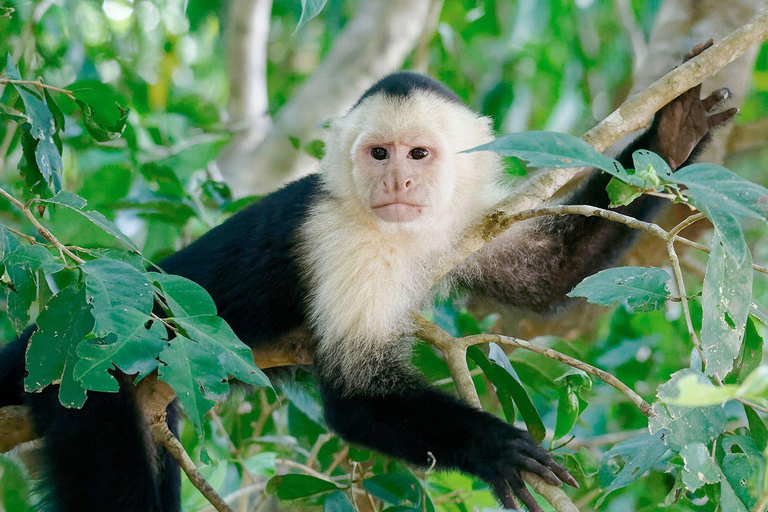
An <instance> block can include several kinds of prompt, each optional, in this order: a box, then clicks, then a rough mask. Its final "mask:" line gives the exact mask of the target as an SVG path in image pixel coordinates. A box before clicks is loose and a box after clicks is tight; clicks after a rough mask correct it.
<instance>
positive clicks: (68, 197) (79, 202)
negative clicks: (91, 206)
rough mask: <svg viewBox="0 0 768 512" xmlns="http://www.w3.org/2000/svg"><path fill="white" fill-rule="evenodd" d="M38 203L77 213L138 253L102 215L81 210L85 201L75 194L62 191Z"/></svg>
mask: <svg viewBox="0 0 768 512" xmlns="http://www.w3.org/2000/svg"><path fill="white" fill-rule="evenodd" d="M38 201H40V202H41V203H48V204H58V205H60V206H63V207H65V208H68V209H70V210H72V211H73V212H77V213H78V214H80V215H82V216H83V217H85V218H86V219H88V220H89V221H91V222H92V223H93V224H95V225H96V226H97V227H99V228H101V229H102V230H103V231H105V232H106V233H108V234H110V235H112V236H113V237H115V238H117V239H118V240H120V242H122V243H123V245H125V246H126V247H127V248H128V249H130V250H132V251H136V252H139V248H138V247H136V244H134V243H133V240H131V239H130V238H129V237H128V236H126V235H124V234H123V232H122V231H120V230H119V229H118V228H117V226H115V225H114V224H113V223H112V222H111V221H109V220H108V219H107V218H106V217H104V215H102V214H101V213H99V212H97V211H96V210H88V211H86V210H83V208H84V207H85V205H86V201H85V199H83V198H82V197H80V196H78V195H77V194H73V193H71V192H67V191H62V192H59V193H58V194H56V195H55V196H53V197H52V198H50V199H38Z"/></svg>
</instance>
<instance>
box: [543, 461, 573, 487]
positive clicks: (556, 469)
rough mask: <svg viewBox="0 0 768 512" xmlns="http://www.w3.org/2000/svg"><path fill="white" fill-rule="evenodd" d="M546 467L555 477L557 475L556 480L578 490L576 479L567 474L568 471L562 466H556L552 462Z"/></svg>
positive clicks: (555, 463)
mask: <svg viewBox="0 0 768 512" xmlns="http://www.w3.org/2000/svg"><path fill="white" fill-rule="evenodd" d="M548 466H549V469H551V470H552V472H553V473H554V474H555V475H557V478H559V479H560V480H562V481H563V482H565V483H566V484H568V485H570V486H571V487H573V488H574V489H578V488H579V482H577V481H576V479H575V478H573V476H571V474H570V473H569V472H568V470H567V469H565V468H564V467H563V466H561V465H560V464H558V463H557V462H555V461H554V460H553V461H552V463H551V464H549V465H548Z"/></svg>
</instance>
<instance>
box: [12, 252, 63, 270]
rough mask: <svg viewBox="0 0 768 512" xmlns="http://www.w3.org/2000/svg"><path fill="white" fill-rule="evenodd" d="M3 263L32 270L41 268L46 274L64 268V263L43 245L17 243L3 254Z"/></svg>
mask: <svg viewBox="0 0 768 512" xmlns="http://www.w3.org/2000/svg"><path fill="white" fill-rule="evenodd" d="M3 263H4V264H5V265H9V266H17V267H23V268H26V269H28V270H31V271H32V272H37V271H39V270H42V271H43V272H45V273H46V274H55V273H56V272H58V271H60V270H63V269H64V264H63V263H62V262H61V261H60V260H59V259H57V258H56V257H55V256H54V255H53V254H51V251H50V250H48V248H47V247H45V246H44V245H19V246H18V247H16V249H15V250H14V251H13V252H11V253H9V254H7V255H6V256H5V260H4V261H3Z"/></svg>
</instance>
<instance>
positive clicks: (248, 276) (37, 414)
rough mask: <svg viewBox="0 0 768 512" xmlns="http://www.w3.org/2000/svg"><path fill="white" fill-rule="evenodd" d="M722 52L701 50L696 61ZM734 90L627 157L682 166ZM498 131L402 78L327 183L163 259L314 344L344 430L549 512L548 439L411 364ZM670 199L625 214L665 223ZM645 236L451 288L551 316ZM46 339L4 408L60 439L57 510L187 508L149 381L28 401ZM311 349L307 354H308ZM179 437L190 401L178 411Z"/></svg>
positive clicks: (10, 377) (328, 159) (269, 336)
mask: <svg viewBox="0 0 768 512" xmlns="http://www.w3.org/2000/svg"><path fill="white" fill-rule="evenodd" d="M704 49H706V46H702V45H699V46H698V47H697V48H696V49H694V51H693V52H692V53H691V54H690V55H689V56H688V57H689V58H690V57H692V56H693V55H696V54H698V53H700V52H701V51H703V50H704ZM726 97H727V91H726V90H719V91H716V92H715V93H713V94H712V95H711V96H709V97H707V98H706V99H704V100H701V99H700V86H699V87H695V88H693V89H691V90H690V91H688V92H686V93H684V94H683V95H682V96H680V97H679V98H677V99H675V100H674V101H672V102H671V103H670V104H668V105H667V106H666V107H664V108H663V109H662V110H661V111H660V112H659V113H658V115H657V116H656V119H655V121H654V123H653V125H652V127H651V128H650V129H649V130H648V131H647V132H645V133H644V134H643V135H641V136H640V138H638V139H637V140H636V141H635V142H634V143H633V144H632V145H631V146H630V147H629V148H627V149H626V150H625V151H624V152H623V153H622V154H621V155H620V156H619V160H620V161H621V162H622V164H623V165H625V166H629V167H631V166H632V160H631V155H632V152H633V151H635V150H637V149H640V148H644V149H650V150H652V151H655V152H656V153H658V154H660V155H661V156H662V157H663V158H665V159H666V161H667V162H668V163H669V164H670V166H671V167H672V168H673V169H674V168H677V167H679V166H680V165H682V164H683V163H684V162H686V160H688V158H689V156H690V155H691V154H692V153H693V152H695V151H697V149H698V148H699V146H700V143H701V141H702V140H703V139H704V138H705V137H706V135H707V134H708V133H709V131H710V130H711V129H712V128H713V127H715V126H717V125H719V124H721V123H723V122H725V121H727V120H728V119H730V118H731V117H733V116H734V115H735V114H736V109H731V110H727V111H725V112H722V113H718V114H711V115H710V111H711V109H712V108H713V107H714V106H715V105H716V104H717V103H719V102H720V101H721V100H723V99H724V98H726ZM493 137H494V135H493V133H492V130H491V127H490V122H489V120H488V119H487V118H485V117H482V116H480V115H478V114H477V113H475V112H474V111H472V110H470V109H469V108H468V107H467V106H466V105H465V104H464V103H462V102H461V101H460V100H459V98H458V97H457V96H456V95H455V94H454V93H453V92H451V91H450V90H448V89H447V88H446V87H445V86H444V85H442V84H440V83H439V82H437V81H435V80H433V79H431V78H428V77H426V76H422V75H418V74H415V73H408V72H400V73H395V74H392V75H389V76H387V77H385V78H384V79H382V80H381V81H379V82H378V83H377V84H375V85H374V86H373V87H371V88H370V89H369V90H368V91H367V92H366V93H365V94H363V96H362V97H361V98H360V100H359V101H358V102H357V103H356V104H355V105H354V106H353V107H352V109H351V110H350V111H349V112H348V113H347V114H346V115H345V116H344V117H342V118H340V119H337V120H335V121H333V122H332V123H331V126H330V130H329V132H328V136H327V142H326V151H327V152H326V155H325V156H324V157H323V159H322V161H321V162H320V166H319V167H320V169H319V172H318V173H316V174H312V175H310V176H307V177H305V178H303V179H300V180H298V181H295V182H293V183H291V184H289V185H287V186H286V187H284V188H282V189H281V190H278V191H277V192H274V193H272V194H270V195H268V196H267V197H265V198H263V199H262V200H261V201H259V202H258V203H256V204H254V205H252V206H250V207H248V208H247V209H245V210H243V211H241V212H240V213H238V214H236V215H235V216H233V217H232V218H230V219H229V220H228V221H226V222H225V223H223V224H222V225H220V226H218V227H216V228H214V229H212V230H211V231H210V232H208V233H207V234H205V235H204V236H202V237H201V238H200V239H199V240H197V241H196V242H194V243H193V244H192V245H190V246H189V247H187V248H186V249H184V250H182V251H181V252H179V253H177V254H175V255H173V256H171V257H169V258H168V259H166V260H165V261H163V262H162V263H161V264H160V266H161V267H162V268H163V270H165V271H166V272H169V273H174V274H179V275H182V276H185V277H187V278H189V279H191V280H193V281H195V282H197V283H198V284H200V285H202V286H203V287H204V288H205V289H206V290H207V291H208V292H209V293H210V294H211V296H212V297H213V299H214V301H215V302H216V305H217V307H218V310H219V315H220V316H222V317H223V318H224V319H226V321H227V322H228V323H229V324H230V325H231V326H232V328H233V329H234V331H235V332H236V333H237V335H238V336H239V337H240V338H241V339H242V340H244V341H245V342H246V343H247V344H249V345H250V346H251V347H252V348H253V349H254V351H256V352H258V351H259V350H268V349H274V348H280V347H281V344H284V343H286V341H285V340H286V339H290V338H291V336H290V335H291V333H293V332H296V330H297V329H308V330H309V332H311V336H310V337H309V338H308V341H306V342H305V345H304V348H306V349H307V350H310V351H311V352H312V353H313V354H314V364H313V367H314V373H315V376H316V378H317V381H318V383H319V387H320V391H321V395H322V400H323V405H324V409H325V419H326V422H327V424H328V426H329V427H330V428H331V429H332V430H333V431H335V432H336V433H338V435H339V436H341V437H342V438H343V439H345V440H347V441H349V442H350V443H355V444H359V445H362V446H365V447H368V448H371V449H374V450H377V451H379V452H381V453H383V454H386V455H389V456H392V457H396V458H399V459H402V460H404V461H407V462H408V463H411V464H414V465H418V466H427V465H429V464H430V462H431V461H432V460H433V459H432V458H434V462H435V463H436V466H437V467H438V468H440V469H456V470H459V471H462V472H465V473H468V474H471V475H475V476H477V477H479V478H481V479H483V480H484V481H485V482H487V483H488V485H489V486H490V487H491V488H492V489H493V491H494V492H495V493H496V496H497V497H498V499H499V500H500V502H501V503H502V504H503V505H504V506H505V507H507V508H515V507H516V500H518V499H519V500H520V501H521V502H522V503H523V504H524V505H525V507H527V508H528V510H529V511H535V512H541V508H540V507H539V506H538V505H537V504H536V501H535V500H534V498H533V496H532V495H531V494H530V492H529V491H528V490H527V489H526V486H525V483H524V482H523V478H522V476H521V472H523V471H527V472H530V473H533V474H535V475H538V476H540V477H541V478H543V479H544V480H546V481H547V482H549V483H550V484H552V485H561V482H564V483H567V484H569V485H572V486H576V485H577V483H576V481H575V480H574V479H573V477H571V475H569V474H568V472H567V471H566V470H565V469H564V468H563V467H561V466H560V465H559V464H557V463H556V462H555V461H554V460H553V459H552V458H551V457H550V454H549V453H548V452H547V451H546V450H545V449H543V448H542V447H541V446H539V445H538V444H537V443H536V442H535V441H534V440H533V439H532V438H531V436H530V435H529V434H528V433H527V432H526V431H525V430H521V429H519V428H516V427H513V426H512V425H510V424H508V423H507V422H505V421H502V420H501V419H499V418H497V417H496V416H494V415H492V414H489V413H487V412H482V411H479V410H477V409H474V408H473V407H470V406H468V405H466V404H464V403H462V402H461V401H459V400H457V399H456V398H454V397H453V396H450V395H448V394H446V393H443V392H442V391H440V390H438V389H437V388H435V387H433V386H430V385H429V384H428V383H427V382H426V381H425V380H424V378H423V377H421V376H420V375H419V374H418V373H417V372H416V370H415V369H414V367H413V366H412V365H411V363H410V356H411V340H410V338H409V335H410V334H411V333H412V332H413V329H414V326H413V325H412V324H411V320H410V319H411V316H410V312H411V311H413V310H414V309H417V308H419V307H420V306H421V305H423V304H424V303H425V301H428V300H429V299H430V297H431V294H432V288H433V286H432V285H433V278H434V275H435V272H436V270H437V269H440V268H441V263H443V262H445V261H447V260H449V259H450V258H452V257H453V256H454V255H455V254H456V251H457V242H458V241H459V240H460V239H461V238H462V234H464V233H465V231H466V230H467V229H469V228H470V227H471V226H472V225H473V224H475V223H476V222H477V221H478V220H479V219H480V218H481V217H482V216H483V215H484V214H485V213H486V212H488V211H489V210H490V209H492V208H493V207H494V205H496V204H497V203H498V202H499V201H500V200H501V199H503V198H504V197H505V196H507V194H509V192H510V190H509V189H508V188H507V187H506V186H505V185H504V184H502V178H503V177H504V168H503V165H502V161H501V159H500V158H499V157H498V156H497V155H496V154H494V153H491V152H473V153H462V151H463V150H466V149H470V148H473V147H475V146H478V145H481V144H484V143H487V142H490V141H491V140H493ZM609 179H610V176H608V175H607V174H601V173H596V172H595V173H593V175H592V176H591V177H589V178H588V179H587V181H586V182H585V183H584V184H583V185H582V186H581V187H580V188H578V189H577V190H576V192H574V193H573V194H572V195H571V197H570V198H569V199H568V200H567V202H568V203H571V204H590V205H594V206H598V207H608V197H607V194H606V192H605V187H606V184H607V183H608V181H609ZM658 204H659V199H657V198H654V197H648V196H643V197H641V198H639V199H637V200H636V201H634V202H633V203H632V204H631V205H629V206H626V207H624V208H622V209H621V211H622V212H623V213H625V214H627V215H632V216H635V217H637V218H640V219H648V218H649V217H650V216H651V215H652V214H653V212H654V211H655V210H656V208H657V206H658ZM631 239H632V234H631V232H630V230H629V229H628V228H627V227H626V226H624V225H620V224H617V223H612V222H609V221H606V220H603V219H598V218H586V217H581V216H558V217H551V218H545V219H543V220H541V219H540V220H536V221H529V222H526V223H524V224H521V225H520V226H519V227H518V228H516V229H513V230H510V231H509V232H508V233H506V234H504V235H503V236H501V237H500V238H499V239H497V240H495V241H493V242H491V243H489V244H488V245H487V246H486V247H484V248H483V249H482V250H481V251H480V252H478V253H476V254H475V255H474V256H472V257H471V258H470V259H469V260H468V261H466V262H465V263H464V264H463V265H462V266H461V267H460V268H458V269H456V270H455V271H454V272H453V274H452V275H451V276H450V277H449V278H448V279H449V282H450V283H453V284H457V285H458V286H460V287H462V288H464V289H466V290H468V291H470V292H471V293H475V294H480V295H485V296H488V297H490V298H492V299H496V300H500V301H504V302H506V303H508V304H511V305H514V306H518V307H524V308H529V309H533V310H536V311H551V310H553V309H555V308H557V307H559V305H561V304H562V303H563V301H564V300H565V294H566V293H567V292H568V291H570V290H571V289H572V288H573V287H574V286H575V285H576V284H577V283H579V282H580V281H581V280H582V279H583V278H585V277H587V276H589V275H591V274H592V273H594V272H596V271H598V270H600V269H602V268H604V267H606V266H607V265H609V264H610V263H612V262H613V261H615V258H616V257H617V256H618V255H619V254H620V252H621V250H622V249H623V248H625V247H626V246H627V244H628V243H629V242H630V241H631ZM33 330H34V327H32V328H30V329H28V330H27V331H26V332H25V333H24V334H23V335H22V336H21V337H19V338H18V339H17V340H15V341H14V342H12V343H10V344H8V345H7V346H6V347H5V348H4V350H3V352H2V353H1V354H0V405H9V404H21V403H26V404H29V405H30V406H31V409H32V411H33V416H34V421H35V428H36V429H37V431H38V433H39V434H40V435H42V436H44V437H45V444H44V456H45V464H44V465H45V467H46V468H47V471H46V472H47V483H48V485H49V488H50V495H49V504H50V507H51V509H52V510H56V511H59V512H91V511H92V512H104V511H112V512H129V511H135V512H139V511H141V512H147V511H158V512H177V511H178V510H179V508H180V505H179V470H178V466H177V465H176V463H175V462H174V461H173V459H171V458H170V456H169V455H168V454H167V453H166V452H165V450H164V448H162V447H160V446H157V445H155V444H154V443H153V442H152V441H151V440H150V436H149V435H148V434H147V432H146V427H145V424H144V420H143V419H142V418H141V417H140V414H139V413H138V412H137V409H136V404H135V402H134V396H133V394H132V391H131V386H130V384H128V382H129V381H130V379H128V378H126V379H123V380H124V381H125V385H124V386H123V388H122V390H121V392H119V393H115V394H109V393H95V392H89V393H88V395H89V397H88V400H87V401H86V403H85V406H84V407H83V408H82V409H80V410H71V409H65V408H63V407H62V406H60V405H59V403H58V401H57V390H56V389H53V388H54V387H49V388H48V389H46V390H44V392H43V393H36V394H31V393H24V392H23V389H22V378H23V374H24V350H25V346H26V343H27V341H28V339H29V336H30V335H31V333H32V332H33ZM294 343H295V342H294ZM169 412H170V414H169V423H170V424H171V426H172V427H174V428H175V421H176V416H177V415H176V408H175V406H173V405H172V406H171V407H170V410H169Z"/></svg>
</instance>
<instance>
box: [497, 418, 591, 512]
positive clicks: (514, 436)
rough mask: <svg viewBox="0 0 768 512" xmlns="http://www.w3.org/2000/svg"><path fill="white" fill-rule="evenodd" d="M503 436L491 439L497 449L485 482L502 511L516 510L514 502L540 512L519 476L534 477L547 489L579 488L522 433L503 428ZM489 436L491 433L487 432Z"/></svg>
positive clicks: (542, 450) (519, 430)
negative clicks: (548, 487)
mask: <svg viewBox="0 0 768 512" xmlns="http://www.w3.org/2000/svg"><path fill="white" fill-rule="evenodd" d="M504 426H505V427H507V428H505V429H504V430H505V432H504V434H503V435H494V436H493V437H492V438H491V437H489V438H488V439H494V441H496V442H498V443H499V445H498V446H497V447H496V448H495V457H494V458H495V460H496V464H495V465H494V467H493V470H494V471H495V474H494V475H490V476H489V477H488V478H486V480H487V481H488V483H489V484H490V485H491V487H493V490H494V492H495V493H496V496H497V497H498V498H499V501H501V503H502V505H504V507H505V508H510V509H516V508H517V503H516V501H515V498H517V499H519V500H520V501H522V502H523V504H524V505H525V507H526V508H527V509H528V510H529V511H530V512H542V509H541V507H539V505H538V504H537V503H536V500H535V499H534V498H533V496H532V495H531V493H530V491H529V490H528V489H527V488H526V486H525V481H524V480H523V477H522V474H521V473H522V472H523V471H526V472H528V473H533V474H534V475H536V476H539V477H541V478H542V479H543V480H544V481H546V482H547V483H548V484H550V485H554V486H557V487H560V486H561V485H562V482H565V483H566V484H568V485H570V486H572V487H578V486H579V484H578V483H577V482H576V480H575V479H574V478H573V477H572V476H571V475H570V474H569V473H568V471H566V469H565V468H564V467H562V466H561V465H560V464H558V463H557V462H555V461H554V460H553V459H552V457H551V456H550V455H549V452H548V451H547V450H545V449H544V448H542V447H541V446H540V445H539V444H538V443H537V442H536V441H534V439H533V438H532V437H531V435H530V434H529V433H528V432H526V431H525V430H521V429H518V428H513V427H509V426H508V425H504ZM486 433H487V434H490V432H486Z"/></svg>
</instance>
